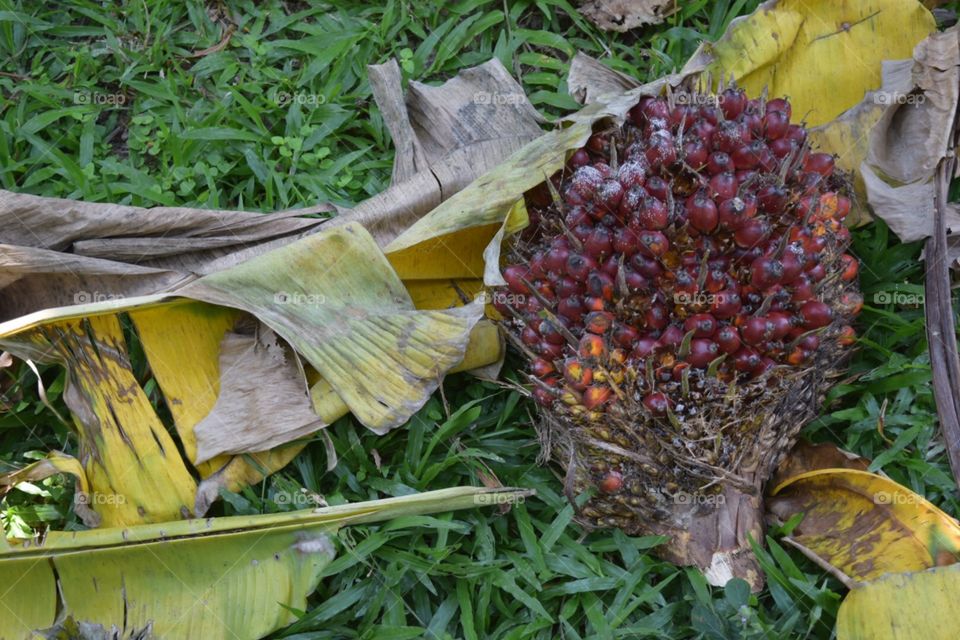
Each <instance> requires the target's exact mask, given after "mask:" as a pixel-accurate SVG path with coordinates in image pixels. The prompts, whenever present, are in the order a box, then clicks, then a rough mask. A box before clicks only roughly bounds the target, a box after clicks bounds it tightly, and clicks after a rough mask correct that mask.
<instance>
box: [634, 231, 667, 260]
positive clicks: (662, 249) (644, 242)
mask: <svg viewBox="0 0 960 640" xmlns="http://www.w3.org/2000/svg"><path fill="white" fill-rule="evenodd" d="M637 237H638V239H639V240H640V244H639V247H638V249H639V250H640V253H642V254H644V255H646V256H652V257H657V258H659V257H660V256H662V255H663V254H665V253H666V252H667V251H668V250H669V249H670V241H669V240H667V236H665V235H664V234H663V233H661V232H659V231H651V230H644V231H641V232H640V233H639V235H638V236H637Z"/></svg>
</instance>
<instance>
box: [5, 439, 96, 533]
mask: <svg viewBox="0 0 960 640" xmlns="http://www.w3.org/2000/svg"><path fill="white" fill-rule="evenodd" d="M63 473H65V474H67V475H71V476H73V477H74V478H75V479H76V489H75V493H74V499H73V505H74V511H75V512H76V514H77V515H78V516H80V519H81V520H83V523H84V524H85V525H87V526H88V527H96V526H99V525H100V516H99V515H97V513H96V512H95V511H93V510H92V509H91V508H90V507H89V505H90V503H91V501H90V485H89V483H88V482H87V474H86V473H85V472H84V470H83V466H82V465H81V464H80V461H79V460H77V459H76V458H74V457H73V456H70V455H67V454H65V453H62V452H60V451H51V452H50V453H48V454H47V456H46V457H45V458H44V459H42V460H37V461H36V462H34V463H31V464H29V465H27V466H26V467H23V468H22V469H17V470H16V471H11V472H9V473H5V474H3V475H0V497H2V496H3V495H4V494H6V493H7V492H8V491H10V490H11V489H13V488H14V487H15V486H17V485H18V484H20V483H21V482H38V481H40V480H44V479H46V478H49V477H50V476H54V475H57V474H63ZM0 537H2V536H0Z"/></svg>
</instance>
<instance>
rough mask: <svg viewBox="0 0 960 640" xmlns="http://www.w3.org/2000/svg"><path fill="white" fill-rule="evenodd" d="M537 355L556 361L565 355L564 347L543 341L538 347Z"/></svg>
mask: <svg viewBox="0 0 960 640" xmlns="http://www.w3.org/2000/svg"><path fill="white" fill-rule="evenodd" d="M537 353H539V354H540V355H541V356H543V357H544V358H546V359H547V360H556V359H557V358H559V357H561V356H562V355H563V345H562V344H553V343H552V342H547V341H546V340H541V341H540V344H539V345H537Z"/></svg>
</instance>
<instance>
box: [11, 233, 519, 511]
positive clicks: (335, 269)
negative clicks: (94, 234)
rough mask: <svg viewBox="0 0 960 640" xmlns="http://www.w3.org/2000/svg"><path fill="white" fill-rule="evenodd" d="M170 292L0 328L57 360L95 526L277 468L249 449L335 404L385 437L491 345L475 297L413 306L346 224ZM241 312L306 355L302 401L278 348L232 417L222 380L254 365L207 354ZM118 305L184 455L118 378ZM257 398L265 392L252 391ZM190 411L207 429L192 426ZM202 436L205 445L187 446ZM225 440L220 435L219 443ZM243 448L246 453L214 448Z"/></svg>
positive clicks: (269, 456) (35, 355) (211, 493)
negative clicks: (92, 498)
mask: <svg viewBox="0 0 960 640" xmlns="http://www.w3.org/2000/svg"><path fill="white" fill-rule="evenodd" d="M179 294H180V295H178V296H145V297H140V298H127V299H123V300H114V301H107V302H101V303H94V304H90V305H78V306H73V307H67V308H61V309H51V310H45V311H40V312H36V313H34V314H31V315H29V316H25V317H23V318H20V319H17V320H14V321H11V322H8V323H5V324H3V325H0V344H2V346H3V347H4V348H6V349H8V350H9V351H10V352H11V353H14V354H16V355H19V356H20V357H23V358H30V359H33V360H37V361H40V362H58V363H60V364H62V365H64V366H65V367H66V368H67V370H68V386H67V391H66V393H65V396H64V397H65V400H66V402H67V406H68V407H69V408H70V410H71V412H72V413H73V414H74V416H75V418H76V420H75V422H76V424H77V428H78V431H79V433H78V435H79V437H80V442H81V454H80V456H79V458H80V461H81V464H82V465H83V467H84V469H85V472H86V475H87V479H88V481H89V484H90V486H91V488H92V490H93V491H95V492H97V493H99V494H102V495H104V496H114V497H115V498H116V499H113V500H104V501H102V503H101V502H98V503H96V504H95V505H94V506H95V509H96V510H97V511H98V513H100V514H101V515H102V516H103V521H104V524H105V525H108V526H109V525H122V524H133V523H138V522H143V521H148V522H149V521H162V520H172V519H178V518H182V517H188V516H189V515H190V514H191V513H203V512H204V511H205V510H206V508H207V507H208V506H209V504H210V502H211V500H213V499H215V497H216V495H217V492H218V491H219V488H220V487H227V488H232V489H239V488H242V487H243V486H245V485H246V484H248V483H250V482H255V481H257V480H259V479H260V478H262V477H263V475H264V474H266V473H270V472H272V471H274V470H276V469H277V468H279V467H280V466H283V465H284V464H286V463H287V462H289V460H290V459H291V458H292V456H293V455H296V453H297V451H299V446H297V445H290V446H287V447H282V448H274V449H271V450H270V451H264V449H267V448H269V447H272V446H274V445H280V444H282V443H285V442H289V441H290V440H294V439H296V438H298V437H301V436H303V435H305V434H306V433H309V432H310V431H312V430H313V429H316V428H319V427H320V426H322V425H324V424H329V423H332V422H333V421H334V420H336V419H337V418H338V417H340V416H342V415H343V414H344V413H346V412H347V411H353V412H354V413H355V414H356V415H357V417H358V419H359V420H361V421H362V422H363V423H365V424H367V425H368V426H369V427H370V428H371V429H373V430H375V431H378V432H381V433H382V432H385V431H386V430H388V429H390V428H393V427H395V426H397V425H399V424H402V423H403V422H404V421H405V420H406V419H407V418H408V417H409V416H410V415H411V414H412V413H413V412H414V411H416V410H417V409H418V408H419V407H420V406H422V404H423V403H424V402H425V401H426V400H427V398H428V397H429V395H430V393H431V392H432V391H433V390H434V389H435V388H436V387H437V385H438V384H439V382H440V380H441V378H442V376H443V375H444V374H445V373H447V371H448V370H450V369H452V368H454V367H456V366H458V365H463V366H466V367H470V368H474V367H478V366H482V365H484V364H487V363H489V362H493V361H496V360H497V359H498V358H499V357H500V355H501V345H500V343H499V341H498V340H497V339H496V332H495V330H493V328H492V327H491V326H490V325H488V324H485V325H483V326H484V329H482V330H478V332H477V335H474V331H473V330H474V326H475V325H477V324H478V322H479V320H480V318H481V316H482V313H483V308H482V305H481V304H479V303H473V304H469V305H466V306H463V307H457V308H455V309H451V310H436V311H418V310H416V309H415V308H414V306H413V301H412V299H411V298H410V296H409V294H408V293H407V291H406V289H405V288H404V286H403V283H402V282H401V281H400V279H399V278H398V277H397V275H396V273H395V272H394V271H393V269H392V267H391V266H390V264H389V262H388V261H387V258H386V257H385V256H384V254H383V253H382V252H381V251H380V249H379V248H378V247H377V245H376V243H375V242H374V240H373V238H372V236H370V235H369V234H368V233H367V232H366V231H365V230H364V229H363V228H362V227H360V226H359V225H356V224H353V225H345V226H341V227H336V228H331V229H329V230H326V231H323V232H321V233H318V234H314V235H311V236H308V237H306V238H304V239H302V240H299V241H297V242H295V243H293V244H290V245H288V246H285V247H282V248H281V249H279V250H277V251H275V252H271V253H269V254H265V255H264V256H260V257H258V258H255V259H253V260H251V261H248V262H247V263H244V264H242V265H240V266H238V267H234V268H232V269H228V270H226V271H223V272H220V273H217V274H213V275H210V276H205V277H203V278H200V279H198V280H196V281H194V282H193V283H192V284H190V285H189V286H187V287H184V288H182V289H181V290H180V292H179ZM201 301H202V302H201ZM242 312H246V314H251V315H252V317H254V318H256V319H258V320H259V321H260V322H262V323H264V324H265V325H266V326H267V327H269V329H270V330H271V331H275V332H276V333H277V335H279V336H280V337H282V338H283V340H284V341H285V343H286V344H289V345H290V346H291V347H292V348H293V349H294V350H295V351H296V352H297V353H298V354H299V355H300V356H302V357H303V358H304V359H305V360H306V361H307V362H309V363H310V365H311V367H312V369H313V370H314V371H315V372H316V374H317V375H318V376H319V377H317V378H314V379H313V381H312V382H311V383H310V384H311V389H310V396H309V397H308V396H307V395H306V390H307V383H306V381H305V376H306V375H307V372H301V371H300V370H299V369H297V370H293V369H291V368H290V367H291V366H292V365H293V364H296V362H298V361H297V360H296V359H294V358H292V357H291V359H290V360H288V361H287V360H285V361H284V362H285V363H286V364H278V363H276V362H274V363H273V365H274V366H272V367H268V368H267V369H269V371H276V373H277V376H276V377H274V376H273V375H272V374H271V373H265V374H263V375H270V376H271V378H272V379H273V382H274V384H270V385H264V388H263V389H262V390H258V391H256V392H251V393H250V394H249V396H250V397H247V398H245V399H244V403H243V405H242V409H243V411H244V412H245V413H244V414H243V416H242V419H233V418H236V417H237V414H236V412H237V410H238V409H240V407H236V406H229V407H228V406H227V405H225V404H224V402H226V400H227V399H228V398H234V399H236V397H237V394H236V393H235V391H236V390H237V389H240V388H242V389H249V384H250V383H248V382H243V383H242V384H241V381H239V380H238V379H235V378H237V377H238V376H241V374H246V375H245V376H242V377H243V378H244V380H252V381H254V382H255V383H257V384H262V383H263V375H261V372H260V371H259V368H258V367H252V368H243V369H237V368H236V367H234V368H233V369H232V370H229V369H227V367H225V366H224V363H223V362H221V355H220V352H221V343H222V341H223V340H224V336H225V335H227V334H228V332H230V331H233V330H235V327H236V325H237V323H238V321H239V320H240V319H241V318H242V317H244V315H245V314H244V313H242ZM120 313H126V314H128V315H129V317H130V319H131V321H132V322H133V325H134V327H135V328H136V330H137V332H138V335H139V337H140V342H141V343H142V344H143V349H144V353H145V354H146V356H147V360H148V362H149V364H150V365H151V369H152V371H153V373H154V375H155V377H156V379H157V382H158V384H159V387H160V389H161V391H162V393H163V395H164V399H165V400H166V405H167V406H168V407H170V411H171V414H172V415H173V418H174V423H175V427H176V430H177V431H176V433H177V436H178V437H179V439H180V441H181V443H182V445H183V450H184V453H185V454H186V455H187V457H188V459H186V460H185V459H183V458H182V457H181V456H180V454H179V451H178V448H177V447H176V446H175V443H174V442H173V440H172V439H171V435H170V434H169V433H168V432H167V430H166V429H165V427H164V425H163V424H162V423H161V422H160V420H159V418H158V417H157V415H156V413H155V411H154V410H153V408H152V407H151V405H150V402H149V399H148V398H147V397H146V394H145V393H144V391H143V389H142V388H141V387H140V385H139V383H138V382H137V380H136V378H135V377H134V375H133V372H132V369H131V366H130V362H129V357H128V355H127V343H126V337H125V335H124V333H123V330H122V328H121V324H120V321H119V316H118V314H120ZM247 317H249V316H247ZM468 349H473V350H474V352H473V353H472V354H467V350H468ZM229 353H232V351H230V350H228V354H227V356H225V357H226V358H227V361H230V355H229ZM268 353H269V349H268ZM467 355H469V357H465V356H467ZM227 364H228V366H229V362H228V363H227ZM307 377H309V376H307ZM281 379H282V380H283V385H282V388H283V390H285V391H283V392H281V386H280V384H279V383H280V381H281ZM103 380H112V381H113V383H112V384H102V381H103ZM224 390H226V392H225V393H221V391H224ZM287 392H289V394H292V395H288V394H287ZM270 393H274V394H276V395H274V396H273V397H270V396H268V395H263V394H270ZM298 397H302V398H303V403H302V404H298V405H297V406H298V407H299V408H298V409H297V410H295V411H294V410H291V411H290V412H278V411H277V410H275V406H276V404H277V403H296V402H297V398H298ZM218 399H219V401H218ZM254 400H256V402H254ZM311 400H312V405H313V406H312V412H311V407H310V406H309V403H310V401H311ZM311 413H312V414H313V415H311ZM205 418H207V419H208V423H207V424H208V425H219V428H213V427H211V428H210V429H207V428H203V429H200V430H199V431H197V430H196V427H197V425H198V424H200V422H201V421H202V420H204V419H205ZM121 425H122V427H123V428H122V429H121V428H120V427H121ZM252 428H256V433H251V432H249V429H252ZM211 434H213V435H212V436H211ZM206 437H211V439H212V440H211V442H206V441H204V442H200V441H199V439H201V438H206ZM258 438H259V440H260V442H261V443H262V444H260V445H259V446H258V444H257V439H258ZM225 440H226V441H230V442H232V443H233V444H232V445H230V446H228V447H225V446H224V444H223V442H224V441H225ZM231 447H233V448H235V450H231ZM247 451H249V452H252V455H253V459H251V460H248V459H247V457H246V456H228V455H216V454H220V453H240V452H247ZM211 456H216V457H214V458H212V459H210V460H207V458H210V457H211ZM197 460H203V462H201V463H199V464H197V465H196V468H197V471H198V472H199V474H200V477H201V478H202V480H203V482H202V484H201V486H200V487H199V490H198V487H197V484H196V481H195V480H194V479H193V477H192V474H191V473H190V472H189V471H188V469H189V468H190V466H191V465H193V463H194V462H195V461H197ZM134 469H140V470H141V471H140V472H136V473H134V472H132V471H131V470H134ZM143 470H149V471H148V472H143ZM121 497H122V499H121Z"/></svg>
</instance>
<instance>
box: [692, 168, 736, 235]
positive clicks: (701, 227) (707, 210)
mask: <svg viewBox="0 0 960 640" xmlns="http://www.w3.org/2000/svg"><path fill="white" fill-rule="evenodd" d="M723 175H729V174H722V173H721V174H718V176H723ZM685 206H686V211H687V221H688V222H689V223H690V226H691V227H693V228H694V229H696V230H697V231H699V232H701V233H710V232H711V231H713V230H714V229H716V228H717V221H718V220H719V214H718V213H717V205H716V204H714V202H713V200H712V199H711V198H710V197H709V196H708V195H707V194H705V193H704V192H702V191H699V192H697V193H695V194H693V195H692V196H690V198H688V199H687V203H686V205H685Z"/></svg>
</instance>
